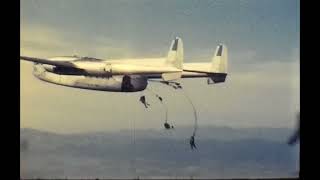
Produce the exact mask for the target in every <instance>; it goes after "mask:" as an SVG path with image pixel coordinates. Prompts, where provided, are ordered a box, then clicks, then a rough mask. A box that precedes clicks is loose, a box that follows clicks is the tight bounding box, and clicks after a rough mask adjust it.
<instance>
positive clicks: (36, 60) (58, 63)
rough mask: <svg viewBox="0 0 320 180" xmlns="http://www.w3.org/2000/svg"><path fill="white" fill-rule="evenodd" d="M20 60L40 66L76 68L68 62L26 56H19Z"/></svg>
mask: <svg viewBox="0 0 320 180" xmlns="http://www.w3.org/2000/svg"><path fill="white" fill-rule="evenodd" d="M20 59H23V60H25V61H31V62H34V63H40V64H49V65H54V66H61V67H72V68H76V67H75V65H74V64H73V63H71V62H68V61H52V60H48V59H43V58H34V57H26V56H20Z"/></svg>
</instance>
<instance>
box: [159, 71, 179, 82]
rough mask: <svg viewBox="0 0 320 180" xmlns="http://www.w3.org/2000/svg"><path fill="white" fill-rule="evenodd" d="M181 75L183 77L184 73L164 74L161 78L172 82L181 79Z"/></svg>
mask: <svg viewBox="0 0 320 180" xmlns="http://www.w3.org/2000/svg"><path fill="white" fill-rule="evenodd" d="M181 75H182V72H173V73H163V74H162V75H161V77H162V79H163V80H164V81H172V80H177V79H180V78H181Z"/></svg>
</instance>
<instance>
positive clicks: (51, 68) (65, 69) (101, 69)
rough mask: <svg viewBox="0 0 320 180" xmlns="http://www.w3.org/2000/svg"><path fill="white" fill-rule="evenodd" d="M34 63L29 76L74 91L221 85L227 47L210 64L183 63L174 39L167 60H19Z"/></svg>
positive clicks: (178, 43)
mask: <svg viewBox="0 0 320 180" xmlns="http://www.w3.org/2000/svg"><path fill="white" fill-rule="evenodd" d="M20 59H22V60H26V61H31V62H34V71H33V74H34V75H35V77H37V78H39V79H40V80H43V81H46V82H50V83H54V84H58V85H63V86H69V87H75V88H82V89H91V90H100V91H112V92H136V91H143V90H144V89H146V87H147V85H148V81H149V80H150V79H162V81H163V82H170V81H175V80H178V79H180V78H207V82H208V84H214V83H222V82H225V79H226V76H227V66H228V64H227V63H228V51H227V47H226V46H225V45H223V44H219V45H218V46H217V48H216V50H215V53H214V56H213V58H212V60H211V62H203V63H183V60H184V53H183V43H182V40H181V38H178V37H176V38H175V39H174V40H173V41H172V43H171V46H170V49H169V52H168V55H167V57H163V58H144V59H119V60H115V59H106V60H104V59H97V58H91V57H79V56H62V57H54V58H49V59H44V58H35V57H26V56H20Z"/></svg>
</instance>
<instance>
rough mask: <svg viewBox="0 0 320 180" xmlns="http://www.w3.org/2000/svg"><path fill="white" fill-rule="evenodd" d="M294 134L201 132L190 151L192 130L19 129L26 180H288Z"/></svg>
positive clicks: (275, 131)
mask: <svg viewBox="0 0 320 180" xmlns="http://www.w3.org/2000/svg"><path fill="white" fill-rule="evenodd" d="M290 132H291V131H290V130H289V129H280V128H279V129H272V128H265V129H262V128H259V129H253V128H252V129H250V128H246V129H234V128H228V127H215V126H212V127H203V128H201V127H200V128H199V131H198V135H197V136H196V144H197V146H198V150H196V151H191V150H190V147H189V144H188V138H189V137H190V135H191V133H192V127H180V128H176V130H175V131H172V132H170V131H165V130H152V129H151V130H135V132H134V136H133V131H132V130H122V131H119V132H113V133H108V132H96V133H82V134H56V133H49V132H44V131H38V130H34V129H21V130H20V134H21V135H20V145H21V146H20V147H21V148H20V149H21V150H20V162H21V166H20V169H21V176H22V177H24V178H65V177H68V178H133V177H137V176H140V177H143V178H148V177H169V178H173V177H186V178H188V177H191V176H192V177H194V178H196V177H200V178H205V177H209V178H227V177H229V178H230V177H244V178H248V177H287V176H292V175H293V174H292V173H294V172H295V171H296V166H297V165H296V160H295V159H296V158H297V154H295V152H294V148H292V147H290V146H287V144H286V139H287V137H288V136H289V135H290Z"/></svg>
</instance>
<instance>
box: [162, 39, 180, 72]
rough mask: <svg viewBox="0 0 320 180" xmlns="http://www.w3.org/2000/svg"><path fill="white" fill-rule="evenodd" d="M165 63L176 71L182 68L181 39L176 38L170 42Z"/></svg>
mask: <svg viewBox="0 0 320 180" xmlns="http://www.w3.org/2000/svg"><path fill="white" fill-rule="evenodd" d="M166 63H167V64H170V65H171V66H173V67H175V68H178V69H182V68H183V43H182V40H181V38H179V37H176V38H175V39H174V40H173V41H172V43H171V46H170V49H169V52H168V56H167V60H166Z"/></svg>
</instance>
